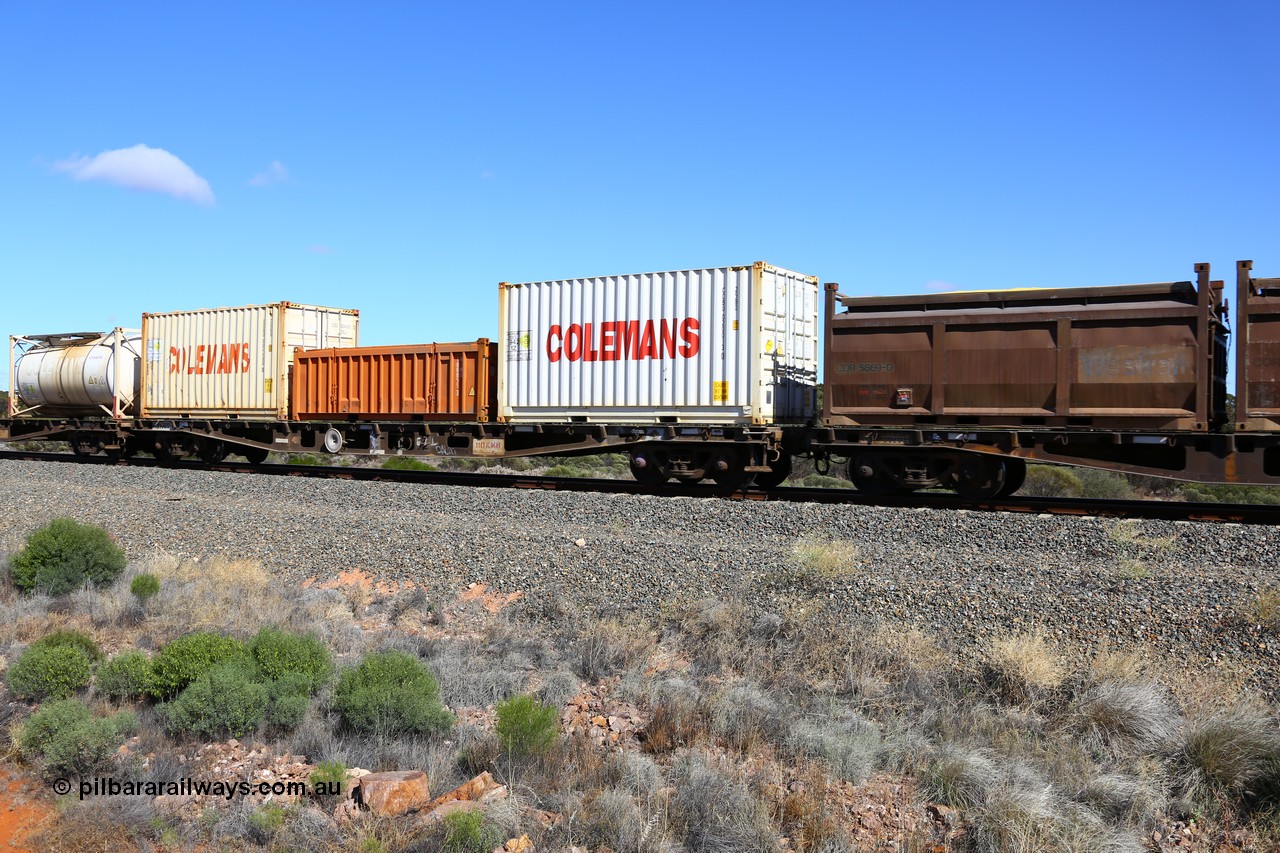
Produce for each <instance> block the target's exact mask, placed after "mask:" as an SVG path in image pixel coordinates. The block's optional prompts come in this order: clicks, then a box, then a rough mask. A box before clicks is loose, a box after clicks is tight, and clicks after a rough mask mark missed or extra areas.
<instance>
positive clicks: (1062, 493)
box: [1018, 465, 1084, 498]
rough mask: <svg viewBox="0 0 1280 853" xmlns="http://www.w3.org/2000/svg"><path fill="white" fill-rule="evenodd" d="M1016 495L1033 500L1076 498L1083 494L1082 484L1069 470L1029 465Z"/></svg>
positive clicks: (1050, 466)
mask: <svg viewBox="0 0 1280 853" xmlns="http://www.w3.org/2000/svg"><path fill="white" fill-rule="evenodd" d="M1018 494H1020V495H1027V496H1029V497H1033V498H1078V497H1080V496H1081V495H1083V494H1084V483H1082V482H1080V478H1079V477H1077V476H1076V475H1075V473H1074V472H1073V471H1072V470H1071V469H1070V468H1059V467H1058V466H1056V465H1031V466H1028V468H1027V479H1026V480H1024V481H1023V483H1022V488H1020V489H1018Z"/></svg>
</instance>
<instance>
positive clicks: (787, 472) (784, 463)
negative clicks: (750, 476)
mask: <svg viewBox="0 0 1280 853" xmlns="http://www.w3.org/2000/svg"><path fill="white" fill-rule="evenodd" d="M790 476H791V454H790V453H782V454H781V455H780V456H779V457H778V458H777V459H776V460H774V461H772V462H770V463H769V473H768V474H760V473H757V474H756V485H757V486H759V487H760V488H762V489H776V488H777V487H778V486H781V485H782V483H783V481H785V480H786V479H787V478H788V477H790Z"/></svg>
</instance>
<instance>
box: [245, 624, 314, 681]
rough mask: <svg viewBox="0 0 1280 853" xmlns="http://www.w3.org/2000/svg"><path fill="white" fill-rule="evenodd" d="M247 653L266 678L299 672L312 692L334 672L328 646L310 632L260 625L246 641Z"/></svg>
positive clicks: (274, 679) (281, 676)
mask: <svg viewBox="0 0 1280 853" xmlns="http://www.w3.org/2000/svg"><path fill="white" fill-rule="evenodd" d="M249 654H250V655H252V656H253V660H254V662H256V663H257V664H258V668H259V669H260V670H262V674H263V675H264V676H265V677H266V678H268V679H271V680H273V681H278V680H280V679H281V678H283V677H284V676H286V675H296V676H300V677H301V678H302V679H303V680H304V682H305V684H306V690H305V692H307V693H315V692H316V691H317V690H319V689H320V688H321V687H323V686H324V685H325V684H327V683H328V682H329V679H330V677H332V675H333V658H332V656H331V655H330V654H329V649H328V648H327V647H326V646H325V644H324V643H322V642H320V640H318V639H316V637H314V636H312V635H310V634H291V633H288V632H286V631H278V630H276V629H275V628H263V629H262V630H261V631H259V632H258V634H257V636H255V637H254V638H253V639H252V640H250V641H249Z"/></svg>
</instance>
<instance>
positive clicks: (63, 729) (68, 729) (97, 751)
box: [17, 699, 138, 776]
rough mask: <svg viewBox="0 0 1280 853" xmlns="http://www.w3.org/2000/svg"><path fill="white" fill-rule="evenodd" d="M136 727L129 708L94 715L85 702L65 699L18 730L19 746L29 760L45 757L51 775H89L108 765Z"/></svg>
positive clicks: (33, 717)
mask: <svg viewBox="0 0 1280 853" xmlns="http://www.w3.org/2000/svg"><path fill="white" fill-rule="evenodd" d="M137 727H138V720H137V717H135V716H134V715H133V714H131V713H130V712H128V711H121V712H120V713H119V714H116V715H115V716H113V717H103V718H95V717H94V716H93V713H92V712H91V711H90V710H89V709H88V707H86V706H85V704H84V703H83V702H81V701H79V700H78V699H64V700H63V701H61V702H54V703H51V704H49V705H45V706H44V707H43V708H41V709H40V710H39V711H37V712H35V713H34V714H32V715H31V717H30V718H29V719H28V720H27V721H26V723H24V724H23V725H22V728H21V729H19V731H18V738H17V740H18V749H19V751H21V752H22V754H23V755H24V756H25V757H26V758H27V759H28V760H34V759H36V758H42V759H44V762H45V769H46V771H47V772H48V773H49V774H50V775H52V776H64V775H71V774H75V775H77V776H86V775H88V774H90V773H93V772H94V771H96V770H99V769H101V768H103V767H105V766H106V765H107V764H108V762H110V760H111V757H112V755H114V754H115V751H116V749H117V748H118V747H119V745H120V743H121V742H122V741H123V740H124V739H125V738H126V737H128V736H129V735H131V734H132V733H133V732H134V731H135V730H136V729H137Z"/></svg>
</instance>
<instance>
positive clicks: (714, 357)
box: [498, 262, 818, 424]
mask: <svg viewBox="0 0 1280 853" xmlns="http://www.w3.org/2000/svg"><path fill="white" fill-rule="evenodd" d="M817 292H818V281H817V279H816V278H814V277H812V276H805V275H802V274H800V273H795V272H791V271H789V270H784V269H780V268H778V267H773V266H770V265H768V264H765V263H763V262H759V263H756V264H753V265H750V266H737V267H718V268H711V269H700V270H677V271H672V272H660V273H640V274H635V275H618V276H600V277H593V278H579V279H562V280H557V281H542V282H527V283H521V284H508V283H505V282H504V283H503V284H501V285H500V286H499V323H498V325H499V346H500V347H501V355H500V361H501V363H500V367H499V372H498V377H499V379H498V383H499V386H498V400H499V412H500V415H499V417H500V419H501V420H507V421H512V422H557V421H560V422H563V421H574V420H584V421H592V422H602V423H603V422H612V423H659V422H679V423H708V424H717V423H720V424H723V423H765V422H773V421H783V420H796V421H801V420H804V419H806V418H808V417H810V416H811V415H812V414H813V406H814V393H815V391H814V389H815V385H816V380H817V348H818V338H817V334H818V332H817V328H818V327H817V303H818V299H817Z"/></svg>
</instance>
